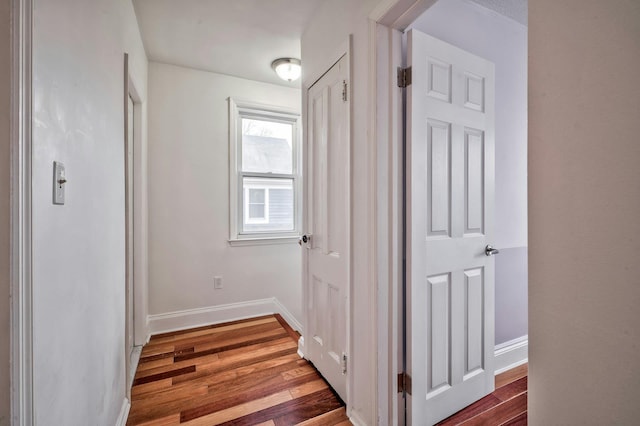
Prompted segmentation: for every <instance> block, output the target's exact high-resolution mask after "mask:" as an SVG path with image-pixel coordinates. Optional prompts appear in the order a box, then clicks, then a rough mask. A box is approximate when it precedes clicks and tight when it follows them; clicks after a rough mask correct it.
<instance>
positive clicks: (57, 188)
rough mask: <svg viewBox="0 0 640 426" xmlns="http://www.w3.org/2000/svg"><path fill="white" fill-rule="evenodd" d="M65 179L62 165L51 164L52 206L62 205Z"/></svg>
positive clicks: (56, 162)
mask: <svg viewBox="0 0 640 426" xmlns="http://www.w3.org/2000/svg"><path fill="white" fill-rule="evenodd" d="M66 182H67V178H66V173H65V169H64V164H62V163H61V162H59V161H54V162H53V204H58V205H61V204H64V187H65V185H66Z"/></svg>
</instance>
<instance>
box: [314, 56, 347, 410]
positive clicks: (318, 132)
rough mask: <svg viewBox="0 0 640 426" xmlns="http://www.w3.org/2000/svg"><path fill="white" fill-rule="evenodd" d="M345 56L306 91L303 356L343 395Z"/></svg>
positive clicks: (345, 304)
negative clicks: (305, 320) (304, 318)
mask: <svg viewBox="0 0 640 426" xmlns="http://www.w3.org/2000/svg"><path fill="white" fill-rule="evenodd" d="M347 66H348V61H347V57H346V56H343V57H342V58H341V59H340V60H339V61H338V62H337V63H336V64H335V65H333V66H332V67H331V69H329V70H328V71H327V72H326V73H325V74H324V75H323V76H322V77H321V78H320V79H319V80H318V81H317V82H316V83H315V84H314V85H313V86H312V87H311V88H310V89H309V90H308V92H307V141H306V142H307V144H306V147H305V158H306V163H305V165H306V167H305V181H306V183H305V185H306V191H305V200H306V203H305V229H306V230H307V233H308V234H306V235H305V236H303V241H304V242H303V243H302V246H303V250H305V259H306V262H305V272H304V274H305V277H304V281H305V286H304V292H305V306H306V315H307V322H306V327H305V331H304V345H305V356H306V357H307V358H308V359H309V360H310V361H311V362H312V363H313V364H314V365H315V367H316V368H317V369H318V370H319V371H320V373H321V374H322V375H323V376H324V377H325V378H326V379H327V381H328V382H329V383H330V384H331V386H332V387H333V388H334V389H335V390H336V392H338V394H339V395H340V397H341V398H342V399H343V400H345V401H346V397H347V395H346V393H347V391H346V389H347V380H346V378H347V375H346V374H347V371H346V352H347V326H348V322H347V309H348V286H349V226H350V224H349V217H350V209H349V188H350V181H349V157H350V148H349V147H350V142H349V126H348V124H349V121H348V120H349V101H348V96H347V83H348V82H347V77H348V68H347Z"/></svg>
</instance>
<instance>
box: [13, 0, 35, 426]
mask: <svg viewBox="0 0 640 426" xmlns="http://www.w3.org/2000/svg"><path fill="white" fill-rule="evenodd" d="M32 25H33V0H12V1H11V49H12V52H11V64H12V67H11V117H10V123H11V124H10V126H11V141H10V144H11V200H10V204H11V290H10V291H11V332H10V334H11V349H10V350H11V355H10V356H11V367H10V368H11V391H10V392H11V424H12V425H16V426H17V425H19V426H29V425H32V424H33V419H34V410H33V409H34V407H33V331H32V325H33V312H32V308H33V307H32V290H33V286H32V257H31V256H32V251H31V249H32V239H31V229H32V222H31V158H32V156H31V153H32V126H31V123H32V111H33V110H32V106H31V105H32V81H33V79H32V46H33V40H32V37H33V31H32Z"/></svg>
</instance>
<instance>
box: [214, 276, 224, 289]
mask: <svg viewBox="0 0 640 426" xmlns="http://www.w3.org/2000/svg"><path fill="white" fill-rule="evenodd" d="M213 288H214V289H216V290H220V289H221V288H222V277H218V276H215V277H213Z"/></svg>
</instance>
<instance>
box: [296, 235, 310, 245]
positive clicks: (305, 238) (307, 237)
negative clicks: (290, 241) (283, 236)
mask: <svg viewBox="0 0 640 426" xmlns="http://www.w3.org/2000/svg"><path fill="white" fill-rule="evenodd" d="M309 242H311V234H304V235H303V236H302V237H300V239H299V240H298V244H300V245H302V244H307V243H309Z"/></svg>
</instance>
